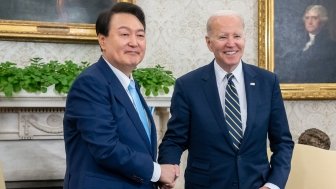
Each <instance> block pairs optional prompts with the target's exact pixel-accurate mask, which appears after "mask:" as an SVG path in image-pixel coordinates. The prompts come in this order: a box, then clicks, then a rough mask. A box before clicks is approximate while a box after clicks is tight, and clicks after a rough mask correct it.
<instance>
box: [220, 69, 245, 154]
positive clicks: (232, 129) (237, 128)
mask: <svg viewBox="0 0 336 189" xmlns="http://www.w3.org/2000/svg"><path fill="white" fill-rule="evenodd" d="M226 78H227V80H228V84H227V86H226V91H225V110H224V111H225V121H226V124H227V126H228V130H229V133H230V136H231V138H232V142H233V145H234V147H235V148H236V149H237V150H239V147H240V142H241V140H242V138H243V129H242V121H241V115H240V106H239V98H238V93H237V90H236V87H235V85H234V83H233V82H232V78H234V76H233V74H232V73H228V74H227V75H226Z"/></svg>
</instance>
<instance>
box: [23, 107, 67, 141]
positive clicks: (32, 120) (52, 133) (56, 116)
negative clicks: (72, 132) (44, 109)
mask: <svg viewBox="0 0 336 189" xmlns="http://www.w3.org/2000/svg"><path fill="white" fill-rule="evenodd" d="M19 120H20V121H19V137H20V139H35V138H38V139H43V138H47V139H58V138H62V137H63V123H62V120H63V113H62V114H61V113H42V114H41V113H40V114H32V113H20V116H19Z"/></svg>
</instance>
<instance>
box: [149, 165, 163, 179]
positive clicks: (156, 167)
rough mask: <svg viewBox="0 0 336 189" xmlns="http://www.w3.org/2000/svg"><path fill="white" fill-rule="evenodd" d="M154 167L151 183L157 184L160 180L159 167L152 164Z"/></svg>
mask: <svg viewBox="0 0 336 189" xmlns="http://www.w3.org/2000/svg"><path fill="white" fill-rule="evenodd" d="M153 165H154V171H153V175H152V179H151V181H152V182H157V181H159V179H160V176H161V167H160V165H159V164H158V163H155V162H153Z"/></svg>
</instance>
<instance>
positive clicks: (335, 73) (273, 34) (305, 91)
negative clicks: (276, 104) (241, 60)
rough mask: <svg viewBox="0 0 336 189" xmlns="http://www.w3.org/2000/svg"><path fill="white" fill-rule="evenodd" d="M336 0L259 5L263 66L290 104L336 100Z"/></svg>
mask: <svg viewBox="0 0 336 189" xmlns="http://www.w3.org/2000/svg"><path fill="white" fill-rule="evenodd" d="M335 8H336V1H335V0H305V1H300V0H259V11H258V12H259V13H258V14H259V21H258V22H259V32H258V33H259V37H258V44H259V45H258V46H259V47H258V48H259V66H260V67H263V68H265V69H267V70H270V71H272V72H275V73H276V74H277V76H278V78H279V81H280V87H281V91H282V94H283V97H284V98H285V99H287V100H306V99H307V100H312V99H336V50H335V49H336V14H335V13H334V10H335Z"/></svg>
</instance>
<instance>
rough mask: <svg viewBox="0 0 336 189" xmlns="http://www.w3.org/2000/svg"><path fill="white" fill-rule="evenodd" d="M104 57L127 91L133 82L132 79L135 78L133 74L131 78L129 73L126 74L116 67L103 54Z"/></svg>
mask: <svg viewBox="0 0 336 189" xmlns="http://www.w3.org/2000/svg"><path fill="white" fill-rule="evenodd" d="M103 59H104V60H105V62H106V63H107V65H108V66H109V67H110V68H111V69H112V71H113V73H114V74H115V75H116V76H117V78H118V79H119V81H120V83H121V85H122V86H123V87H124V89H125V90H126V91H127V90H128V86H129V84H130V82H131V80H133V76H132V75H131V78H129V77H128V76H127V75H125V74H124V73H123V72H122V71H120V70H118V68H116V67H114V66H113V65H112V64H111V63H109V62H108V61H107V60H106V59H105V58H104V56H103Z"/></svg>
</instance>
